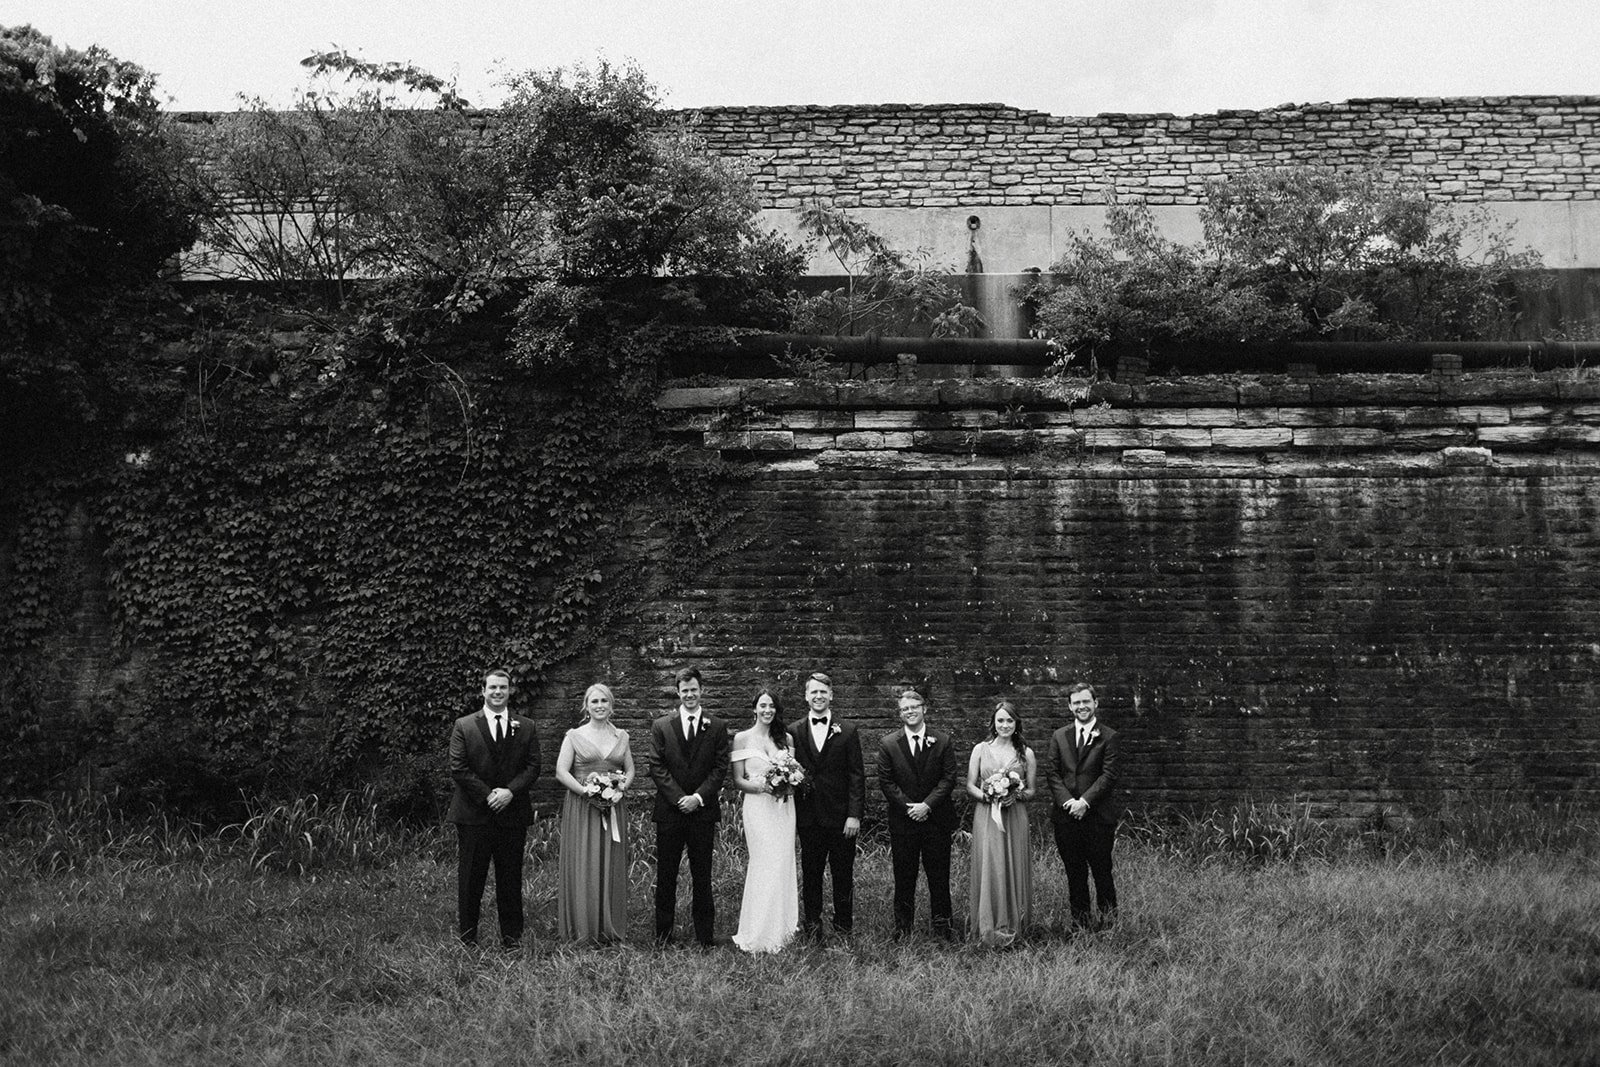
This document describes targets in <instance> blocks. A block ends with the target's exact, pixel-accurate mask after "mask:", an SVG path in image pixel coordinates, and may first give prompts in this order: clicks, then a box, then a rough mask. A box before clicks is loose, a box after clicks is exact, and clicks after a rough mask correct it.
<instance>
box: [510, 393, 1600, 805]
mask: <svg viewBox="0 0 1600 1067" xmlns="http://www.w3.org/2000/svg"><path fill="white" fill-rule="evenodd" d="M1385 383H1387V384H1385ZM726 388H727V389H731V390H734V391H736V393H737V394H738V395H737V396H732V395H730V394H728V393H722V394H715V393H714V392H711V391H705V390H683V391H669V392H668V393H666V394H665V395H664V396H663V404H664V406H665V407H666V409H667V410H668V411H669V413H670V414H671V417H672V418H673V419H674V420H675V424H676V425H677V426H678V427H679V431H680V432H681V433H682V435H683V436H684V438H685V440H687V441H692V442H699V443H700V444H701V445H702V446H704V447H708V448H718V449H724V450H729V453H728V454H730V455H737V456H743V457H744V458H747V459H749V460H750V463H751V465H750V468H749V476H748V478H747V479H746V480H744V481H743V482H741V483H740V484H739V485H737V486H736V487H735V488H734V490H733V492H732V495H731V500H730V501H729V502H728V503H727V504H726V505H724V507H725V508H726V509H727V511H726V514H725V515H724V516H723V517H727V518H730V519H732V521H731V522H730V523H729V526H728V528H727V530H726V532H725V533H724V534H723V536H722V538H721V542H720V545H719V549H720V553H721V554H720V555H719V556H718V557H717V558H716V559H715V560H714V561H713V562H712V563H711V564H710V565H709V566H707V567H706V568H705V569H704V570H703V571H702V572H701V573H700V574H698V575H697V577H696V578H695V580H694V582H695V584H694V587H693V588H685V589H676V590H669V591H667V592H666V593H665V594H664V595H662V596H661V597H659V598H658V599H656V600H655V601H653V602H652V603H650V604H649V605H648V606H647V607H646V608H645V609H644V610H643V611H642V612H641V613H640V614H639V615H638V617H637V618H636V619H634V620H633V621H632V622H631V623H630V624H629V625H628V626H626V627H624V628H623V629H622V630H620V631H619V632H617V633H616V634H614V635H613V636H612V638H611V639H610V640H609V642H607V643H605V644H604V645H603V647H602V648H601V649H600V650H598V651H597V652H596V653H594V654H593V655H592V656H590V657H589V658H587V659H586V660H585V661H584V662H582V663H577V664H573V665H571V666H570V667H569V668H567V669H566V670H564V671H563V672H562V675H561V676H560V677H559V678H557V679H556V680H555V682H554V684H553V685H552V686H550V687H549V688H548V689H547V690H546V691H545V692H543V693H541V694H539V695H538V697H537V698H536V701H535V710H536V713H537V714H540V715H541V716H542V717H543V718H544V720H545V722H546V723H547V724H548V725H547V729H548V730H549V731H550V734H551V740H552V742H554V741H556V740H557V739H558V737H559V733H560V728H561V724H562V723H570V722H572V721H574V720H575V718H576V708H577V704H578V698H579V696H580V694H581V692H582V689H583V687H584V685H586V684H587V683H588V682H589V681H590V680H592V679H594V678H605V679H607V680H609V681H610V682H611V683H612V684H613V686H614V687H615V688H616V690H617V696H618V701H619V709H620V712H621V716H622V719H623V721H625V722H626V723H628V724H629V725H630V726H632V727H634V728H635V737H636V740H637V741H638V742H640V743H643V742H644V741H645V735H644V732H643V726H644V723H645V722H646V720H647V719H648V717H649V716H650V715H651V714H656V713H659V712H660V711H662V710H665V709H667V708H669V707H671V706H672V705H673V703H674V697H673V693H672V686H671V673H672V671H673V670H674V669H676V668H677V667H679V666H681V665H683V664H687V663H693V664H697V665H699V666H700V667H701V668H702V669H703V670H704V671H706V673H707V688H708V700H707V702H708V705H709V706H710V707H712V709H713V710H718V711H721V712H724V713H727V714H730V715H731V716H732V717H733V718H734V719H735V720H736V722H738V723H739V724H740V725H742V724H743V723H744V721H745V707H746V699H747V696H748V694H749V693H750V692H751V691H753V688H754V687H755V685H757V684H758V683H760V682H761V681H763V680H770V681H772V682H775V683H777V684H778V685H779V686H780V687H781V690H782V693H783V696H784V698H785V700H786V710H787V711H788V712H790V713H797V712H798V711H799V707H800V699H799V698H800V688H801V680H802V679H803V678H804V676H805V674H806V673H807V672H809V671H811V670H814V669H824V670H827V671H829V672H830V673H831V674H832V675H833V677H834V679H835V690H836V697H837V701H836V706H837V707H838V708H839V709H840V710H841V712H842V713H843V714H845V715H848V716H850V717H851V718H853V719H855V720H857V721H859V722H861V723H862V724H863V725H864V727H865V728H866V732H867V735H868V739H869V740H873V739H875V737H876V736H877V735H878V734H880V733H882V732H883V731H886V730H890V729H893V728H894V727H895V724H896V720H895V718H894V716H893V713H892V709H893V699H892V698H893V689H892V686H893V684H894V683H896V682H897V681H900V680H902V679H906V678H914V679H922V680H926V682H927V684H928V685H929V687H930V688H931V690H932V708H933V711H932V719H933V721H935V722H936V723H938V724H939V725H941V726H945V727H948V728H951V729H953V730H954V731H955V732H956V734H957V736H958V739H959V741H960V743H961V745H962V748H963V752H962V758H963V759H964V758H965V751H966V747H967V746H969V745H970V744H971V743H972V742H973V741H974V740H976V739H978V737H979V736H981V731H982V730H983V724H984V722H985V719H986V713H987V709H988V707H989V706H990V704H989V702H990V701H991V700H992V699H993V698H994V697H995V696H997V695H1001V694H1006V695H1011V696H1014V697H1015V698H1017V700H1018V701H1019V703H1020V707H1021V712H1022V716H1023V719H1024V726H1025V730H1026V732H1027V734H1028V736H1029V737H1030V738H1031V739H1032V740H1033V741H1034V742H1035V743H1039V742H1041V741H1042V740H1043V739H1044V738H1045V737H1046V735H1047V734H1048V732H1049V731H1050V730H1052V729H1054V728H1055V727H1057V726H1059V725H1061V724H1062V723H1064V722H1065V721H1066V718H1067V714H1066V699H1065V696H1066V694H1065V687H1066V683H1067V682H1068V681H1069V680H1071V679H1073V678H1075V677H1078V676H1084V677H1087V678H1089V679H1091V680H1093V681H1094V682H1096V683H1097V684H1098V685H1100V686H1101V687H1102V713H1103V715H1104V717H1105V719H1106V721H1107V722H1109V723H1110V724H1112V725H1113V726H1116V727H1117V728H1119V729H1122V730H1124V731H1125V732H1126V734H1125V736H1126V738H1127V747H1126V749H1125V752H1126V753H1127V755H1126V766H1125V774H1126V782H1127V785H1128V788H1129V792H1130V796H1131V799H1133V800H1134V802H1135V803H1136V804H1137V805H1141V806H1152V805H1163V804H1178V805H1184V806H1200V807H1209V806H1212V805H1215V804H1219V803H1221V804H1226V803H1229V802H1232V801H1234V800H1236V799H1240V798H1243V797H1246V796H1252V797H1258V798H1274V799H1286V798H1291V797H1292V798H1297V799H1299V800H1302V801H1307V802H1309V803H1310V805H1311V809H1312V811H1313V812H1314V813H1316V814H1318V815H1322V816H1328V817H1336V818H1358V817H1363V816H1368V815H1371V814H1373V813H1375V812H1385V813H1387V814H1390V815H1400V816H1403V815H1407V814H1415V813H1419V812H1423V811H1426V810H1429V809H1430V808H1433V807H1435V806H1437V805H1439V804H1441V803H1446V802H1450V801H1456V800H1470V801H1471V802H1474V803H1480V802H1483V801H1485V800H1488V799H1491V798H1497V797H1507V798H1511V799H1523V798H1528V797H1534V798H1539V799H1541V800H1552V799H1558V798H1561V799H1570V800H1580V801H1583V802H1588V803H1593V802H1595V801H1600V643H1597V640H1596V635H1597V634H1600V535H1597V533H1596V531H1597V529H1600V525H1597V523H1600V478H1597V477H1596V469H1597V465H1600V381H1596V380H1594V379H1584V378H1575V377H1574V376H1573V375H1571V374H1566V375H1550V376H1542V377H1528V376H1521V377H1517V378H1502V379H1494V378H1490V379H1477V378H1474V377H1472V376H1469V377H1468V378H1465V379H1445V380H1438V379H1432V378H1420V377H1419V378H1409V379H1408V378H1386V379H1357V378H1323V379H1316V380H1313V381H1311V382H1292V381H1289V380H1287V379H1282V378H1229V379H1216V380H1209V381H1208V380H1195V381H1189V382H1187V383H1185V382H1177V381H1171V382H1166V381H1160V380H1154V381H1152V382H1150V383H1149V384H1148V385H1147V386H1144V387H1138V388H1129V387H1126V386H1118V385H1115V384H1111V385H1102V386H1099V387H1097V389H1098V391H1097V392H1096V393H1095V394H1094V395H1091V396H1088V397H1084V398H1080V399H1077V400H1075V401H1070V402H1069V401H1067V400H1064V399H1059V398H1052V397H1049V396H1045V395H1041V394H1039V393H1036V392H1028V390H1032V389H1036V388H1038V387H1037V386H1030V385H1027V384H1026V383H1011V382H981V381H966V382H961V383H902V384H896V383H837V384H821V385H811V386H805V387H800V388H793V387H787V386H781V385H777V384H774V383H767V382H751V383H745V384H743V385H734V386H729V387H726ZM1019 390H1020V391H1019ZM719 412H720V413H721V414H720V415H719ZM731 412H738V413H739V414H738V416H737V417H731V416H730V415H729V413H731ZM740 423H743V424H744V425H743V426H742V427H741V426H740V425H739V424H740ZM741 435H743V436H741ZM784 435H788V436H784ZM1028 435H1032V436H1031V437H1030V436H1028ZM686 506H693V502H686ZM552 750H553V748H552ZM869 806H870V807H871V808H872V809H873V810H874V811H881V806H882V801H881V798H880V797H878V796H877V795H876V794H875V793H874V794H872V795H871V800H870V804H869Z"/></svg>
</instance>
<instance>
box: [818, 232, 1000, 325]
mask: <svg viewBox="0 0 1600 1067" xmlns="http://www.w3.org/2000/svg"><path fill="white" fill-rule="evenodd" d="M800 229H801V231H802V232H804V233H806V234H807V235H808V236H810V237H812V238H813V239H815V240H819V241H821V242H822V243H823V245H824V246H825V247H826V248H827V250H828V252H829V253H830V254H831V255H832V256H833V257H834V259H836V260H837V261H838V262H839V266H840V267H842V268H843V269H844V272H845V275H846V279H847V280H846V282H845V284H844V285H843V286H840V287H839V288H837V289H830V290H827V291H826V292H822V293H818V294H816V295H814V296H805V297H803V296H798V295H797V296H796V297H795V298H794V299H793V301H792V303H791V309H790V310H791V313H792V314H793V316H794V328H795V329H797V330H799V331H801V332H802V333H822V334H837V335H840V336H853V335H857V334H863V333H866V334H887V335H890V336H900V335H905V334H911V333H915V332H917V331H919V330H926V331H928V332H929V333H930V334H932V336H934V337H970V336H972V335H973V334H975V333H977V332H978V331H979V330H981V329H983V325H984V324H983V318H982V317H981V316H980V315H979V314H978V311H977V309H976V308H974V307H971V306H970V305H968V304H967V303H965V302H964V301H963V300H962V299H961V293H960V291H959V290H958V289H957V288H956V287H955V286H954V285H953V284H951V282H950V280H949V279H948V277H946V276H945V274H944V273H942V272H939V271H936V270H934V269H933V267H932V266H931V264H930V263H929V256H928V253H927V252H925V251H922V250H920V249H919V250H917V251H915V252H911V253H906V252H902V251H900V250H898V249H896V248H894V247H893V246H892V245H890V244H889V242H888V241H887V240H885V239H884V238H883V237H882V236H880V235H879V234H878V233H877V231H875V230H873V229H872V227H870V226H868V225H867V224H866V223H864V222H862V221H860V220H859V219H857V218H854V217H853V216H851V215H850V214H849V212H847V211H844V210H843V209H841V208H836V207H834V206H832V205H831V204H824V203H822V202H821V201H814V202H813V203H811V204H809V205H807V206H806V207H804V208H801V209H800Z"/></svg>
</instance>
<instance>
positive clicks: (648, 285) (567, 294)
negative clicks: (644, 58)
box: [495, 61, 803, 371]
mask: <svg viewBox="0 0 1600 1067" xmlns="http://www.w3.org/2000/svg"><path fill="white" fill-rule="evenodd" d="M509 84H510V89H511V93H510V97H509V99H508V101H507V103H506V104H505V106H504V107H503V108H502V109H501V112H500V123H499V129H498V132H497V134H496V137H495V150H496V152H498V153H500V154H501V155H502V157H503V158H504V159H506V160H507V161H508V166H509V168H510V170H511V172H512V174H513V175H514V177H515V180H516V182H517V184H518V188H519V190H520V191H521V192H522V194H523V195H525V196H527V197H528V198H529V199H530V201H531V202H532V203H533V204H534V205H535V208H536V210H537V211H538V212H539V214H540V218H541V222H542V227H543V232H542V238H543V244H542V247H543V251H544V257H545V258H544V261H543V263H542V264H541V266H542V270H541V280H540V281H539V283H538V284H536V285H534V286H533V287H532V289H531V290H530V292H529V294H528V296H527V298H526V299H525V300H524V301H523V303H522V305H521V307H520V309H519V311H518V316H517V318H518V325H517V331H516V335H515V340H514V344H513V349H512V358H513V361H514V362H515V363H518V364H519V365H521V366H524V367H537V368H543V369H556V368H560V369H567V370H574V369H579V368H589V369H601V368H607V369H609V370H610V371H618V370H621V369H622V367H623V364H625V363H632V364H633V365H634V366H635V367H636V368H644V367H646V366H647V365H649V364H651V363H652V362H653V359H654V357H656V356H659V355H661V354H662V353H664V352H666V351H669V350H671V349H672V348H674V347H675V346H677V345H678V344H680V343H684V342H687V341H688V340H689V339H690V338H692V337H696V336H701V335H702V333H703V331H705V330H707V329H726V328H730V327H732V328H763V327H766V328H770V327H774V326H779V325H782V324H783V322H784V319H785V310H784V307H783V303H782V297H781V294H783V293H784V292H786V290H787V288H788V286H789V285H790V284H792V283H793V281H794V279H795V278H796V277H797V276H798V274H799V272H800V269H801V267H802V264H803V255H802V252H801V250H800V249H797V248H795V247H793V246H791V245H789V244H788V243H787V242H785V241H784V240H782V239H781V238H780V237H778V236H777V235H776V234H774V233H772V232H771V231H764V230H762V229H761V228H760V227H759V226H758V225H757V219H758V209H759V204H758V202H757V200H756V197H755V193H754V190H753V188H752V185H751V182H750V178H749V175H748V174H747V173H746V172H745V171H744V170H742V169H741V168H740V167H738V166H737V165H735V164H733V163H731V162H729V161H727V160H723V159H720V158H718V157H716V156H714V155H712V154H711V153H710V152H708V151H707V150H706V148H705V145H704V143H703V142H702V141H701V139H700V138H699V137H697V136H696V135H695V134H694V132H693V131H692V130H691V129H690V128H688V127H687V126H685V125H684V124H683V122H682V121H681V120H680V119H678V118H676V117H674V116H671V115H668V114H667V113H665V112H663V111H662V110H661V109H660V107H659V96H658V94H657V92H656V89H655V87H654V86H653V85H652V84H651V83H650V81H649V80H648V79H647V78H646V77H645V75H644V74H643V72H642V71H640V70H639V69H638V68H637V67H633V66H626V67H621V68H619V67H614V66H612V65H611V64H609V63H606V62H604V61H601V62H599V63H597V64H596V65H595V66H594V67H593V68H585V67H578V68H573V69H570V70H553V71H544V72H529V73H526V74H522V75H519V76H517V77H514V78H512V79H511V80H510V83H509Z"/></svg>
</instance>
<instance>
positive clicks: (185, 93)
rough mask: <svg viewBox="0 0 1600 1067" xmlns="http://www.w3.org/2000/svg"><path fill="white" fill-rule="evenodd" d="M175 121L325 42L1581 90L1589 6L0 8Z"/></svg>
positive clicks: (1006, 80) (944, 91) (1330, 1)
mask: <svg viewBox="0 0 1600 1067" xmlns="http://www.w3.org/2000/svg"><path fill="white" fill-rule="evenodd" d="M29 22H31V23H32V24H33V25H34V26H36V27H37V28H38V29H40V30H42V31H43V32H44V33H46V34H48V35H49V36H51V37H52V38H53V39H54V40H55V42H56V43H57V44H65V45H71V46H73V47H77V48H84V47H87V46H88V45H90V44H100V45H103V46H104V47H106V48H107V49H109V50H110V51H111V52H112V53H114V54H115V55H117V56H119V57H120V58H123V59H129V60H133V61H134V62H137V63H139V64H141V65H142V66H144V67H145V68H146V69H148V70H150V71H152V72H154V73H156V74H157V75H158V76H159V78H160V88H161V90H162V92H163V93H164V94H165V95H166V96H168V97H169V98H170V101H169V104H168V106H169V107H171V108H173V109H176V110H220V109H230V108H233V107H236V106H237V101H238V95H239V94H241V93H245V94H252V95H260V96H263V97H265V98H267V99H268V100H269V101H271V102H273V103H277V104H283V103H286V102H287V101H288V99H289V96H290V93H291V91H292V90H293V89H294V88H295V87H296V86H297V85H299V84H301V83H302V82H303V78H302V71H301V68H300V67H299V60H300V59H301V58H303V57H304V56H306V55H307V54H308V53H310V52H311V51H313V50H317V49H322V48H327V47H330V46H333V45H338V46H340V47H343V48H346V49H350V50H352V51H359V52H360V53H361V54H362V55H364V56H365V57H366V58H368V59H373V60H390V59H394V60H405V61H409V62H412V63H415V64H417V65H418V66H421V67H423V68H425V69H428V70H431V71H432V72H434V73H435V74H440V75H446V76H450V75H453V76H455V77H456V78H457V79H458V80H459V82H460V85H461V87H462V91H463V92H464V94H465V95H466V96H467V97H468V99H469V100H471V101H472V102H473V103H474V104H477V105H480V106H486V105H492V104H494V103H495V102H496V100H497V99H498V96H497V93H498V90H497V88H496V83H497V80H498V78H499V77H500V76H501V75H503V74H504V73H505V72H507V71H522V70H528V69H545V68H549V67H554V66H563V65H570V64H574V63H583V62H589V61H592V60H593V59H594V58H595V57H596V56H597V55H604V56H605V57H607V58H608V59H611V60H614V61H621V60H627V59H632V60H635V61H637V62H638V64H639V65H640V66H641V67H642V68H643V69H644V70H645V72H646V73H647V74H648V75H649V76H650V77H651V78H652V79H653V80H654V81H655V83H656V84H657V85H658V86H659V87H660V88H661V89H662V90H663V91H664V93H665V95H666V102H667V104H668V105H670V106H673V107H696V106H701V105H710V104H876V103H925V104H933V103H990V102H993V103H1004V104H1011V105H1013V106H1016V107H1022V108H1030V109H1034V110H1038V111H1048V112H1052V113H1054V114H1058V115H1087V114H1096V113H1099V112H1106V111H1132V112H1138V111H1170V112H1175V113H1178V114H1193V113H1197V112H1207V111H1215V110H1219V109H1222V108H1251V109H1256V108H1264V107H1272V106H1274V105H1277V104H1284V103H1307V102H1315V101H1337V100H1347V99H1350V98H1352V97H1361V96H1488V95H1499V94H1526V93H1540V94H1543V93H1561V94H1583V95H1590V94H1600V73H1597V72H1600V6H1597V4H1596V2H1595V0H1454V2H1432V0H1426V2H1408V0H1259V2H1258V0H1209V2H1208V0H1057V2H1054V3H1043V2H1028V0H1012V2H1009V3H994V2H990V0H964V2H960V3H957V2H950V0H892V2H891V0H878V2H875V0H682V2H677V0H674V2H666V0H560V2H553V0H455V2H454V3H451V2H447V0H360V2H357V0H263V2H256V3H252V2H249V0H244V2H241V0H138V2H133V0H0V25H17V24H21V23H29Z"/></svg>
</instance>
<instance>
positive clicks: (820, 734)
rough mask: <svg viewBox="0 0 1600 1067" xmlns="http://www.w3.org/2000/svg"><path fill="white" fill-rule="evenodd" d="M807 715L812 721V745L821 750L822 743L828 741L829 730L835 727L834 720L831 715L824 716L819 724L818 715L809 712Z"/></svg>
mask: <svg viewBox="0 0 1600 1067" xmlns="http://www.w3.org/2000/svg"><path fill="white" fill-rule="evenodd" d="M807 714H808V715H809V716H810V719H811V743H812V744H813V745H815V746H816V747H817V748H818V749H819V750H820V749H821V748H822V743H823V742H824V741H826V740H827V739H828V729H829V728H830V727H831V726H832V725H833V718H832V716H831V715H824V716H823V717H822V722H821V723H820V724H819V723H818V722H817V717H816V715H814V714H811V713H809V712H808V713H807Z"/></svg>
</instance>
